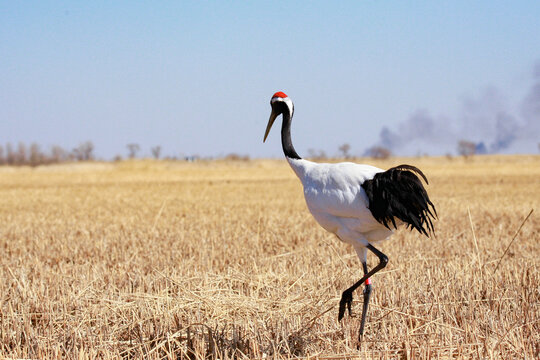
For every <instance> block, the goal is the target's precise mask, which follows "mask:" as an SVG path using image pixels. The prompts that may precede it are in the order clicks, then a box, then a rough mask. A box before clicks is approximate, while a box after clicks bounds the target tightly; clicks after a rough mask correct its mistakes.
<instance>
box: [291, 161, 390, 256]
mask: <svg viewBox="0 0 540 360" xmlns="http://www.w3.org/2000/svg"><path fill="white" fill-rule="evenodd" d="M287 161H288V162H289V164H290V166H291V168H292V169H293V170H294V172H295V174H296V175H297V176H298V178H299V179H300V181H301V183H302V185H303V187H304V197H305V200H306V205H307V207H308V209H309V211H310V212H311V214H312V215H313V217H314V218H315V220H316V221H317V222H318V223H319V224H320V225H321V226H322V227H323V228H324V229H325V230H327V231H329V232H331V233H333V234H335V235H336V236H337V237H338V238H339V239H340V240H342V241H343V242H346V243H348V244H351V245H353V246H354V247H355V249H356V248H358V247H365V246H366V245H367V244H368V243H370V242H371V243H376V242H378V241H381V240H384V239H386V238H387V237H389V236H390V235H392V233H393V231H392V230H390V229H388V228H387V227H385V226H384V225H382V224H381V223H379V222H378V221H377V220H375V218H374V217H373V215H372V214H371V211H370V210H369V208H368V207H369V200H368V196H367V194H366V192H365V190H364V188H363V187H362V184H363V183H364V182H365V181H366V180H371V179H372V178H373V176H374V175H375V174H377V173H381V172H384V170H383V169H379V168H377V167H375V166H371V165H364V164H355V163H351V162H342V163H336V164H326V163H314V162H312V161H308V160H305V159H291V158H287ZM360 260H361V261H365V260H366V259H365V258H363V259H362V258H361V259H360Z"/></svg>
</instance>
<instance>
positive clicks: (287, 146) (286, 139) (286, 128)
mask: <svg viewBox="0 0 540 360" xmlns="http://www.w3.org/2000/svg"><path fill="white" fill-rule="evenodd" d="M291 122H292V114H291V112H290V110H289V109H288V107H287V109H286V110H285V111H283V123H282V125H281V146H282V147H283V153H284V154H285V156H286V157H288V158H291V159H301V157H300V156H299V155H298V154H297V153H296V150H294V146H293V144H292V140H291Z"/></svg>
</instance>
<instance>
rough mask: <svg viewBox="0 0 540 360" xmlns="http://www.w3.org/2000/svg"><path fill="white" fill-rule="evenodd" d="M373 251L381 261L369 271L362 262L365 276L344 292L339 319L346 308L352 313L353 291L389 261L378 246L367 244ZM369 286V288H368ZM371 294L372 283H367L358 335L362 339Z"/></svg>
mask: <svg viewBox="0 0 540 360" xmlns="http://www.w3.org/2000/svg"><path fill="white" fill-rule="evenodd" d="M366 247H367V248H368V249H369V250H371V252H373V253H374V254H375V255H377V257H378V258H379V263H378V264H377V266H375V267H374V268H373V269H371V271H367V265H366V264H365V263H362V265H363V267H364V276H363V277H362V278H361V279H360V280H358V281H357V282H356V283H354V284H353V286H351V287H350V288H348V289H347V290H345V291H344V292H343V295H342V296H341V300H340V302H339V314H338V320H339V321H341V319H343V315H345V308H347V309H348V310H349V315H351V305H352V300H353V296H352V294H353V292H354V290H356V289H357V288H358V287H359V286H360V285H362V284H363V283H365V282H366V280H367V279H369V278H370V277H371V276H373V274H375V273H376V272H377V271H379V270H381V269H383V268H384V267H385V266H386V264H387V263H388V257H387V256H386V255H384V254H383V253H382V252H380V251H379V250H378V249H377V248H375V247H374V246H373V245H371V244H368V245H367V246H366ZM368 287H369V290H367V289H368ZM370 294H371V285H367V284H366V290H365V291H364V306H363V309H362V321H361V324H360V332H359V334H358V337H359V338H360V339H361V338H362V335H363V334H364V324H365V320H366V313H367V308H368V303H369V296H370Z"/></svg>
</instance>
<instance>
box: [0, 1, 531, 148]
mask: <svg viewBox="0 0 540 360" xmlns="http://www.w3.org/2000/svg"><path fill="white" fill-rule="evenodd" d="M538 19H540V2H539V1H514V2H503V1H474V2H471V1H450V2H434V1H417V2H414V3H408V2H407V3H406V2H397V1H394V2H391V1H389V2H384V1H340V2H328V1H324V2H323V1H321V2H319V1H308V2H280V1H271V2H258V1H256V2H224V1H220V2H218V1H216V2H213V1H212V2H203V1H193V2H191V1H171V2H159V3H158V2H132V1H125V2H122V1H118V2H114V3H113V2H100V1H92V2H88V1H66V2H63V1H39V2H22V1H21V2H15V1H0V54H1V56H0V75H1V76H0V144H5V143H7V142H12V143H17V142H19V141H23V142H26V143H30V142H37V143H39V144H41V145H42V146H43V147H44V149H47V147H48V146H51V145H55V144H58V145H61V146H63V147H65V148H68V149H70V148H73V147H75V146H76V145H77V144H79V143H81V142H83V141H86V140H91V141H92V142H94V144H95V146H96V153H97V154H98V155H99V156H101V157H104V158H112V157H113V156H115V155H117V154H121V155H125V154H126V153H127V149H126V144H128V143H138V144H140V145H141V148H142V150H141V155H145V154H146V155H149V154H150V147H152V146H156V145H161V146H162V148H163V154H164V155H178V154H200V155H203V156H212V155H213V156H215V155H225V154H228V153H233V152H234V153H239V154H249V155H250V156H252V157H263V156H264V157H268V156H271V157H278V156H281V147H280V145H279V126H276V128H275V129H273V131H272V132H271V134H270V136H269V140H268V141H267V143H265V144H263V143H262V137H263V134H264V130H265V126H266V122H267V120H268V116H269V113H270V106H269V100H270V97H271V95H272V94H273V93H274V92H275V91H278V90H281V91H284V92H286V93H287V94H288V95H289V96H290V97H291V98H292V99H293V101H294V102H295V118H294V121H293V142H294V144H295V146H296V148H297V150H298V152H299V153H300V155H303V154H304V155H307V152H308V149H317V150H318V149H321V150H324V151H326V152H327V153H328V154H331V155H332V154H336V153H337V148H338V147H339V146H340V145H341V144H343V143H349V144H350V145H351V152H352V153H353V154H357V155H359V154H361V153H363V151H364V150H365V149H366V148H367V147H369V146H371V145H374V144H376V143H378V142H380V139H379V133H380V131H381V129H382V128H383V126H386V127H387V128H388V129H391V130H393V131H394V132H395V133H400V132H402V133H406V132H407V130H405V128H406V127H407V126H410V125H411V124H410V123H411V122H414V119H415V114H417V113H418V112H419V111H420V112H421V111H424V112H425V113H426V114H428V117H429V118H430V119H433V121H432V125H433V126H432V127H433V129H431V132H430V133H429V134H423V135H422V136H420V138H419V139H418V138H416V139H411V141H410V142H409V141H402V143H404V142H407V144H402V145H400V147H399V148H396V150H395V152H396V153H400V152H403V153H405V154H414V153H418V152H420V151H426V152H430V153H446V152H449V151H450V150H453V149H455V146H454V143H455V137H456V136H458V137H460V138H461V137H468V138H470V139H471V140H474V141H480V140H484V141H486V142H487V143H489V142H490V141H492V139H493V137H495V136H496V135H494V134H495V130H494V128H493V127H494V126H495V125H494V124H495V123H496V120H493V119H495V117H496V115H497V114H500V113H501V112H504V113H506V114H510V117H511V118H513V119H514V120H515V123H516V124H518V125H519V126H522V123H523V124H525V123H527V122H528V123H529V124H531V123H532V122H533V120H531V119H530V117H529V118H526V119H525V118H524V115H522V114H523V106H524V105H523V102H524V99H526V98H528V96H529V95H530V92H531V89H532V88H534V84H535V81H536V80H539V79H538V78H534V76H533V75H534V69H535V66H536V64H538V61H539V60H540V21H538ZM529 98H530V96H529ZM471 102H472V103H474V104H476V105H478V104H480V105H478V106H477V107H476V108H475V109H478V108H481V109H484V108H486V109H487V110H485V109H484V110H485V111H484V110H475V111H476V112H475V114H476V115H474V114H473V115H471V111H470V106H469V105H470V103H471ZM492 109H494V110H493V111H492ZM473 112H474V111H473ZM479 112H482V114H480V115H478V113H479ZM534 116H536V115H534ZM463 119H465V120H463ZM539 122H540V119H539ZM447 124H450V126H452V124H454V125H455V127H454V128H453V130H448V129H447V128H446V125H447ZM471 124H475V125H474V126H473V128H474V129H472V130H471ZM413 125H414V124H413ZM523 126H524V125H523ZM467 129H468V130H467ZM483 129H487V130H486V132H485V133H484V130H483ZM490 129H491V130H490ZM537 130H538V127H534V129H533V130H530V129H529V130H528V131H522V132H523V133H527V134H528V135H530V136H529V138H528V140H527V139H525V140H523V142H522V144H520V140H519V139H521V138H519V137H518V140H516V141H514V143H513V145H512V147H509V148H508V149H506V150H505V151H506V152H536V151H537V148H536V146H535V145H536V142H537V141H539V140H538V138H539V133H538V132H537ZM468 131H470V133H469V132H468ZM450 133H452V136H450V135H448V136H446V134H450ZM424 135H425V136H424ZM445 136H446V138H445V139H444V140H445V141H442V142H441V141H439V140H433V139H435V138H437V139H438V138H439V137H445ZM428 137H429V139H427V140H426V139H425V138H428ZM405 140H407V139H405ZM424 143H425V145H422V144H424ZM439 143H446V145H445V147H443V146H440V147H439V146H438V145H437V144H439ZM449 149H450V150H449Z"/></svg>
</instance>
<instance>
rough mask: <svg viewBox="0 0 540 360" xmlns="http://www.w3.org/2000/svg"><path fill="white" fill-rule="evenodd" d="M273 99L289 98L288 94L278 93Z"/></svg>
mask: <svg viewBox="0 0 540 360" xmlns="http://www.w3.org/2000/svg"><path fill="white" fill-rule="evenodd" d="M272 97H273V98H275V97H280V98H286V97H288V96H287V94H285V93H284V92H282V91H278V92H277V93H275V94H274V96H272Z"/></svg>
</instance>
